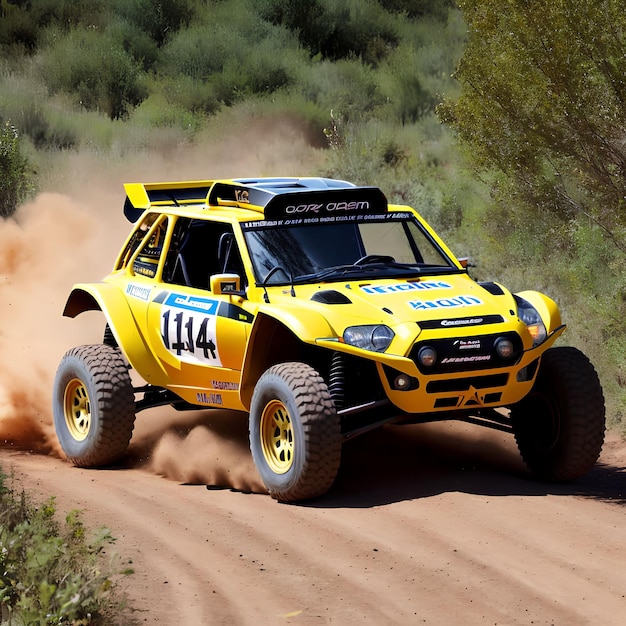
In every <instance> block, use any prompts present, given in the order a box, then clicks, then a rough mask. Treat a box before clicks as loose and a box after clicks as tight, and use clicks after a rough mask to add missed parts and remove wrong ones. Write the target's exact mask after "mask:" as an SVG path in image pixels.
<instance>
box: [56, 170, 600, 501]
mask: <svg viewBox="0 0 626 626" xmlns="http://www.w3.org/2000/svg"><path fill="white" fill-rule="evenodd" d="M125 189H126V194H127V197H126V203H125V207H124V211H125V214H126V216H127V217H128V219H129V220H130V221H131V222H133V223H134V224H135V226H134V228H133V230H132V232H131V234H130V237H129V238H128V240H127V241H126V243H125V244H124V247H123V248H122V251H121V252H120V254H119V256H118V258H117V260H116V261H115V266H114V268H113V271H112V272H111V274H109V275H108V276H106V277H105V278H104V279H103V280H102V282H99V283H89V284H78V285H75V286H74V289H73V291H72V293H71V294H70V296H69V299H68V301H67V304H66V306H65V310H64V314H65V315H67V316H70V317H75V316H76V315H78V314H80V313H82V312H83V311H88V310H100V311H102V313H103V314H104V317H105V318H106V328H105V331H104V339H103V343H102V344H97V345H85V346H80V347H76V348H73V349H71V350H69V351H68V352H67V353H66V355H65V356H64V357H63V360H62V361H61V364H60V366H59V368H58V371H57V375H56V379H55V383H54V393H53V409H54V421H55V426H56V431H57V435H58V438H59V441H60V443H61V446H62V447H63V450H64V451H65V453H66V454H67V456H68V458H69V459H70V460H71V461H72V462H73V463H74V464H76V465H79V466H82V467H97V466H103V465H107V464H111V463H114V462H115V461H117V460H119V459H120V457H122V456H123V454H124V453H125V451H126V449H127V447H128V444H129V441H130V438H131V435H132V431H133V425H134V421H135V415H136V413H137V412H138V411H141V410H143V409H148V408H151V407H156V406H160V405H172V406H173V407H175V408H178V409H181V410H182V409H189V408H196V409H197V408H228V409H235V410H238V411H246V412H247V413H249V431H250V448H251V451H252V455H253V458H254V462H255V464H256V467H257V468H258V471H259V473H260V475H261V477H262V479H263V481H264V482H265V485H266V486H267V489H268V490H269V492H270V494H271V495H272V496H273V497H274V498H276V499H278V500H281V501H286V502H290V501H291V502H293V501H299V500H305V499H308V498H313V497H316V496H320V495H321V494H324V493H325V492H326V491H327V490H328V489H329V488H330V486H331V485H332V483H333V481H334V479H335V476H336V474H337V471H338V468H339V462H340V456H341V447H342V443H343V442H344V441H345V440H347V439H349V438H351V437H354V436H356V435H359V434H361V433H365V432H367V431H370V430H372V429H374V428H377V427H380V426H382V425H384V424H388V423H404V424H408V423H422V422H428V421H437V420H443V419H461V420H466V421H470V422H473V423H478V424H483V425H486V426H491V427H493V428H497V429H500V430H505V431H509V432H512V433H513V434H514V436H515V439H516V441H517V444H518V447H519V450H520V453H521V455H522V457H523V458H524V460H525V462H526V464H527V466H528V467H529V469H530V470H531V471H532V472H533V473H534V475H535V476H537V477H538V478H540V479H543V480H551V481H566V480H571V479H574V478H576V477H578V476H581V475H582V474H584V473H586V472H587V471H588V470H589V469H590V468H591V467H592V466H593V465H594V463H595V462H596V460H597V458H598V456H599V454H600V450H601V448H602V444H603V440H604V430H605V415H604V398H603V394H602V388H601V386H600V382H599V380H598V377H597V375H596V372H595V370H594V368H593V366H592V365H591V363H590V362H589V361H588V359H587V358H586V357H585V356H584V355H583V354H582V353H581V352H579V351H578V350H576V349H574V348H570V347H553V344H554V343H555V341H556V340H557V338H558V337H559V336H560V335H561V333H562V332H563V330H564V328H565V327H564V325H563V324H562V322H561V316H560V314H559V310H558V308H557V306H556V304H555V303H554V302H553V301H552V300H551V299H550V298H548V297H547V296H545V295H543V294H541V293H538V292H536V291H524V292H521V293H517V294H512V293H511V292H509V291H508V290H507V289H505V288H504V287H503V286H501V285H500V284H498V283H494V282H487V283H480V282H476V281H474V280H473V279H472V278H471V277H470V276H469V275H468V273H467V270H466V268H465V266H464V264H463V263H461V262H460V261H459V260H457V259H456V258H455V256H454V255H453V254H452V252H451V251H450V250H449V249H448V248H447V247H446V245H445V244H444V243H443V242H442V241H441V240H440V239H439V237H438V236H437V235H436V234H435V232H434V231H433V230H432V229H431V228H430V227H429V225H428V224H427V223H426V222H425V221H424V220H423V219H422V218H421V217H420V215H419V214H418V213H417V212H416V211H415V210H413V209H412V208H410V207H408V206H398V205H389V204H388V202H387V199H386V197H385V195H384V194H383V193H382V191H381V190H380V189H378V188H375V187H358V186H354V185H352V184H350V183H347V182H344V181H337V180H331V179H322V178H301V179H296V178H261V179H257V180H252V179H245V180H244V179H239V180H216V181H193V182H176V183H155V184H135V183H133V184H127V185H125ZM131 369H133V370H135V372H136V374H137V375H138V377H140V378H141V379H142V381H141V383H142V384H141V385H140V386H136V385H133V382H131V375H130V370H131ZM136 378H137V376H133V379H136ZM144 383H145V384H144ZM233 419H236V414H234V417H233Z"/></svg>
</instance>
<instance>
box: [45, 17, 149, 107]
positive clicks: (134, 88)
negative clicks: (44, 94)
mask: <svg viewBox="0 0 626 626" xmlns="http://www.w3.org/2000/svg"><path fill="white" fill-rule="evenodd" d="M42 78H43V80H44V81H45V83H46V84H47V86H48V89H49V90H50V92H51V93H57V92H60V91H62V92H65V93H69V94H72V95H73V96H74V97H75V98H76V101H77V104H79V105H80V106H81V107H83V108H85V109H87V110H99V111H103V112H104V113H106V114H107V115H108V116H109V117H110V118H111V119H120V118H123V117H125V116H126V115H127V114H128V113H129V111H130V109H131V107H133V106H136V105H137V104H139V102H141V100H143V98H144V97H145V96H146V93H145V91H144V89H143V87H142V84H141V82H140V66H139V64H138V63H137V62H136V61H135V60H133V59H132V57H131V56H130V55H129V54H128V53H127V52H126V51H125V50H124V49H123V48H122V47H121V46H120V45H119V44H117V43H116V42H115V41H114V40H112V39H111V38H109V37H107V36H103V35H101V34H100V33H98V32H97V31H94V30H86V29H83V28H77V29H75V30H72V31H71V32H70V33H69V34H68V35H67V36H65V37H59V38H58V39H57V40H56V43H55V44H54V45H53V46H52V47H51V49H50V50H49V51H48V52H47V54H46V55H45V56H44V57H43V59H42Z"/></svg>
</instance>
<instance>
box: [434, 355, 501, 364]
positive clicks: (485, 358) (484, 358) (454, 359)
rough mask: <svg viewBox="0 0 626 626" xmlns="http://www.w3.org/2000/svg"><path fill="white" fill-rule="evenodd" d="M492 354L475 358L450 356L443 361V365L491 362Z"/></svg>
mask: <svg viewBox="0 0 626 626" xmlns="http://www.w3.org/2000/svg"><path fill="white" fill-rule="evenodd" d="M490 360H491V355H490V354H477V355H475V356H450V357H446V358H445V359H441V364H442V365H445V364H449V363H478V362H480V361H490Z"/></svg>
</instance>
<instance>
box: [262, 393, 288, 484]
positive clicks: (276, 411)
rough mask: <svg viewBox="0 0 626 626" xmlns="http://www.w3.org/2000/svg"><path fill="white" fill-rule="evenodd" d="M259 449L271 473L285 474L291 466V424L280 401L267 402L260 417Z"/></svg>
mask: <svg viewBox="0 0 626 626" xmlns="http://www.w3.org/2000/svg"><path fill="white" fill-rule="evenodd" d="M260 435H261V448H262V450H263V456H264V457H265V460H266V461H267V464H268V465H269V466H270V468H271V469H272V471H273V472H275V473H276V474H285V473H287V472H288V471H289V469H290V468H291V466H292V464H293V452H294V441H293V424H292V422H291V417H290V416H289V411H287V408H286V407H285V405H284V404H283V403H282V402H281V401H280V400H272V401H271V402H269V403H268V404H267V405H266V406H265V409H264V410H263V414H262V415H261V429H260Z"/></svg>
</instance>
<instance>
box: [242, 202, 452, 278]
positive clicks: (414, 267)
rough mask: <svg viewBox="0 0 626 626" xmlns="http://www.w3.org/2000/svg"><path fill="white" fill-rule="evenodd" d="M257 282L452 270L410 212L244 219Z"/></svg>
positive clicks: (445, 257) (446, 259)
mask: <svg viewBox="0 0 626 626" xmlns="http://www.w3.org/2000/svg"><path fill="white" fill-rule="evenodd" d="M242 227H243V232H244V237H245V239H246V243H247V246H248V250H249V252H250V257H251V259H252V265H253V267H254V272H255V276H256V280H257V283H259V284H268V285H276V284H289V283H291V282H293V283H298V282H313V281H316V280H319V281H321V280H326V281H333V280H343V279H345V278H346V277H349V278H357V277H359V276H367V277H372V276H415V275H421V274H429V273H430V274H436V273H443V272H446V273H447V272H450V271H454V270H457V268H456V266H455V265H454V264H453V263H452V261H451V260H450V259H449V258H448V257H447V256H446V255H445V253H444V252H443V250H441V249H440V248H439V247H438V246H437V244H436V243H435V242H434V241H433V240H432V238H431V237H430V236H429V235H428V234H427V233H426V232H425V231H424V230H422V228H421V227H420V225H419V224H418V222H417V221H416V220H415V219H414V217H413V216H412V214H410V213H388V214H384V215H367V216H353V217H350V218H349V219H348V220H346V221H343V220H340V219H338V218H328V221H325V218H315V219H309V220H305V219H295V220H284V221H274V222H267V221H259V222H247V223H245V224H243V225H242Z"/></svg>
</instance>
